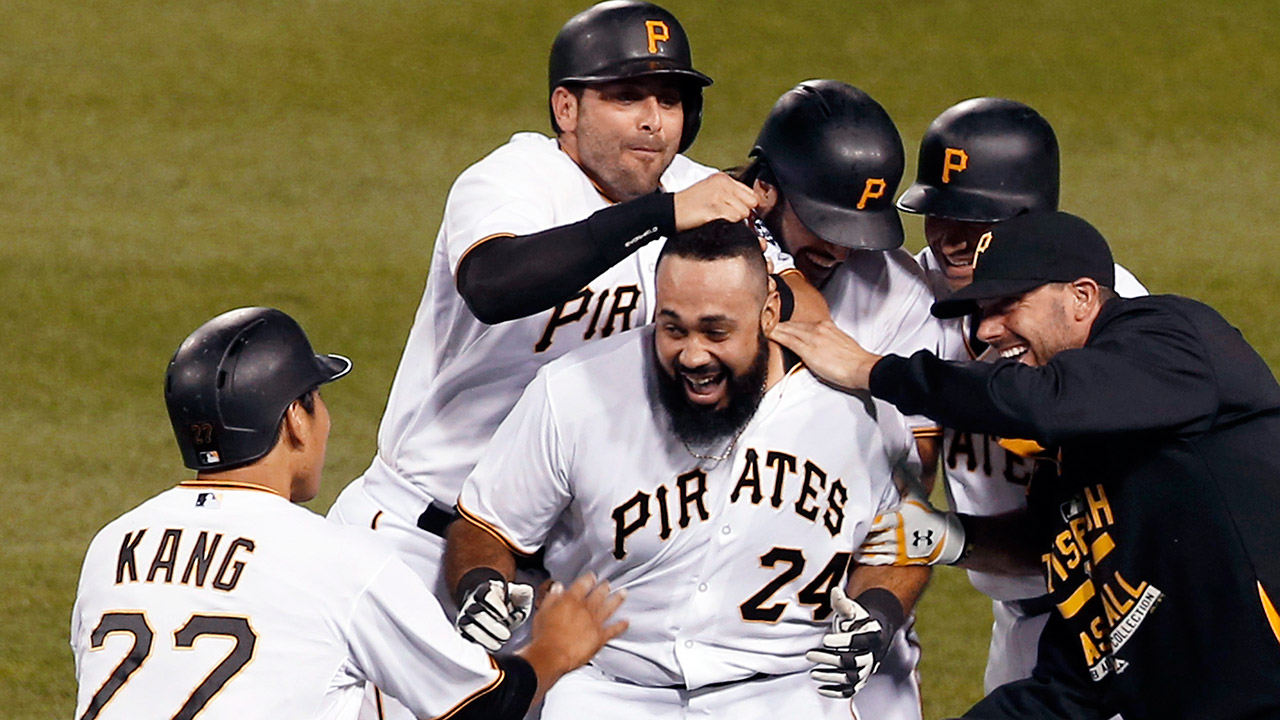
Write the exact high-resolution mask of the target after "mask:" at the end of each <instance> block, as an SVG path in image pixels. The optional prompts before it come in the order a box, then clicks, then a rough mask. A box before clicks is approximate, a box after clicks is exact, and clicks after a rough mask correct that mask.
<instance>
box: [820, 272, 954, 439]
mask: <svg viewBox="0 0 1280 720" xmlns="http://www.w3.org/2000/svg"><path fill="white" fill-rule="evenodd" d="M822 295H823V297H825V298H826V300H827V304H828V305H830V307H831V319H832V321H834V322H835V324H836V325H837V326H839V328H840V329H841V330H843V331H845V332H846V333H848V334H849V335H850V336H851V337H852V338H853V339H854V340H857V341H858V344H859V345H861V346H862V347H864V348H866V349H867V350H869V351H870V352H873V353H876V354H877V355H884V354H887V353H894V354H897V355H910V354H911V353H914V352H915V351H917V350H933V349H935V348H937V347H938V344H939V343H940V342H941V328H939V327H938V321H937V319H936V318H934V317H933V315H932V314H930V312H929V307H930V306H931V305H932V304H933V291H932V288H930V286H929V281H928V278H927V277H926V276H925V274H924V272H923V271H922V270H921V268H920V266H919V265H917V264H916V261H915V259H914V258H912V257H911V254H910V253H908V252H907V251H906V250H903V249H901V248H898V249H895V250H887V251H879V250H854V251H852V252H850V253H849V257H848V259H846V260H845V261H844V263H842V264H841V265H840V266H839V267H838V268H836V270H835V272H834V273H833V274H832V276H831V279H830V280H828V281H827V284H826V285H824V286H823V288H822ZM907 422H908V424H909V425H910V427H911V429H912V431H913V432H914V433H915V434H916V435H917V437H921V436H937V435H938V434H939V433H940V429H939V428H938V425H937V423H935V422H934V421H933V420H930V419H929V418H926V417H924V416H920V415H917V416H911V417H909V418H907Z"/></svg>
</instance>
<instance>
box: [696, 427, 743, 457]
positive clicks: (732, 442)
mask: <svg viewBox="0 0 1280 720" xmlns="http://www.w3.org/2000/svg"><path fill="white" fill-rule="evenodd" d="M748 424H750V423H744V424H743V425H742V427H740V428H738V432H736V433H734V434H733V437H732V438H730V440H729V446H728V447H726V448H725V449H724V452H722V453H720V454H719V455H703V454H702V453H698V452H694V450H693V448H691V447H689V443H688V441H686V440H684V439H681V440H680V444H682V445H684V449H685V452H688V453H689V454H690V455H692V456H693V457H694V458H695V459H697V460H710V461H712V462H721V461H722V460H724V459H725V458H727V457H729V454H730V453H732V452H733V447H734V446H735V445H737V444H738V438H740V437H742V431H744V430H746V429H747V425H748Z"/></svg>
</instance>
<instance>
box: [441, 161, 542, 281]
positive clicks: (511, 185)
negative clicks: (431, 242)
mask: <svg viewBox="0 0 1280 720" xmlns="http://www.w3.org/2000/svg"><path fill="white" fill-rule="evenodd" d="M551 184H552V183H551V181H550V178H549V177H547V178H542V179H541V181H539V178H537V177H534V176H533V174H532V173H531V172H530V169H529V168H527V167H521V166H519V165H518V164H517V163H514V162H512V161H511V159H509V158H507V157H506V156H492V155H491V156H490V157H488V158H485V159H484V160H482V161H481V162H480V163H477V164H476V165H473V166H471V167H470V168H467V170H466V171H465V172H463V173H462V175H460V176H459V177H458V179H457V181H456V182H454V184H453V188H452V189H451V190H449V199H448V200H447V201H446V202H445V209H444V222H443V223H442V225H441V232H440V237H439V238H438V239H437V242H441V241H443V242H445V243H446V247H445V249H446V251H447V252H448V255H449V270H450V272H452V273H453V274H454V275H456V274H457V272H458V264H459V263H460V262H462V257H463V256H464V255H466V253H467V251H468V250H470V249H471V248H472V247H474V246H476V245H477V244H479V243H480V242H481V241H483V240H487V239H489V238H493V237H500V236H508V235H529V234H532V233H536V232H541V231H543V230H548V229H550V228H551V227H553V226H554V224H555V211H554V202H553V201H552V199H551V198H549V197H547V196H546V193H547V192H548V189H549V186H550V185H551Z"/></svg>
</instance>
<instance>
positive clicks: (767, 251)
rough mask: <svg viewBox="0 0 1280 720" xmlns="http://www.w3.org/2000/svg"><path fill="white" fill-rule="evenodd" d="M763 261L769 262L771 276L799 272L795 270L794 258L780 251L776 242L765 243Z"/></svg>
mask: <svg viewBox="0 0 1280 720" xmlns="http://www.w3.org/2000/svg"><path fill="white" fill-rule="evenodd" d="M764 259H765V260H768V261H769V267H770V268H772V269H773V274H775V275H781V274H782V273H784V272H786V271H787V270H795V271H796V272H800V271H799V270H796V261H795V258H793V257H791V256H790V255H788V254H787V251H786V250H783V249H782V246H781V245H779V244H778V241H777V240H771V241H770V242H768V243H765V246H764Z"/></svg>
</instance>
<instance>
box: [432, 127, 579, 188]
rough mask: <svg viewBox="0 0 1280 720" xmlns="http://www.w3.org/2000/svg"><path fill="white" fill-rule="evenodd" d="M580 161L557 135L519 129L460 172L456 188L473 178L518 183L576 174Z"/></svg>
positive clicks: (551, 181) (463, 185) (471, 180)
mask: <svg viewBox="0 0 1280 720" xmlns="http://www.w3.org/2000/svg"><path fill="white" fill-rule="evenodd" d="M576 168H577V165H575V164H574V162H573V160H572V159H571V158H570V157H569V156H568V155H566V154H565V153H564V152H563V151H562V150H560V144H559V143H558V142H557V141H556V139H555V138H552V137H548V136H546V135H543V134H541V133H536V132H520V133H516V134H515V135H512V136H511V138H510V139H509V140H507V142H506V143H504V144H502V145H500V146H498V147H497V148H494V149H493V150H492V151H491V152H490V153H489V154H488V155H485V156H484V157H483V158H481V159H479V160H477V161H476V162H475V163H473V164H472V165H471V166H470V167H468V168H467V169H466V170H463V171H462V173H461V174H460V175H459V176H458V179H457V181H455V182H454V189H455V190H456V189H457V188H459V187H465V186H467V185H468V184H469V183H471V182H477V181H485V180H489V181H494V182H502V183H506V184H515V183H518V182H520V181H522V180H533V179H544V181H545V182H547V183H553V182H554V181H553V180H550V179H549V178H552V177H554V176H555V175H557V174H561V173H569V174H573V173H574V172H575V169H576Z"/></svg>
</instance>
